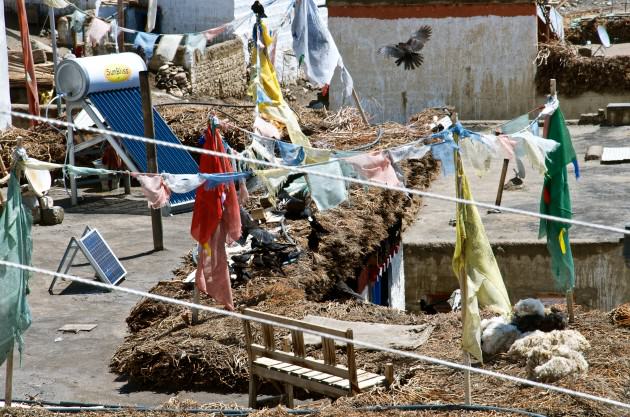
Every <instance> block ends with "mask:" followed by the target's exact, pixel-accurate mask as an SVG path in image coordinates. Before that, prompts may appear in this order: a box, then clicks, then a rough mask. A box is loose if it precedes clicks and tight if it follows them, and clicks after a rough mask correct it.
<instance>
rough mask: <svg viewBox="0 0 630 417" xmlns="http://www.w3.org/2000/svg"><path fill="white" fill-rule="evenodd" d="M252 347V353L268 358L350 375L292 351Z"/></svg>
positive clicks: (326, 371)
mask: <svg viewBox="0 0 630 417" xmlns="http://www.w3.org/2000/svg"><path fill="white" fill-rule="evenodd" d="M250 349H251V350H252V353H254V354H256V355H260V356H266V357H268V358H271V359H277V360H279V361H282V362H288V363H290V364H293V365H300V366H303V367H305V368H310V369H312V370H314V371H320V372H324V373H328V374H331V375H335V376H340V377H342V378H346V377H347V376H348V371H346V370H344V369H340V368H338V367H336V366H330V365H326V364H323V363H321V362H318V361H315V360H311V359H308V358H300V357H297V356H295V355H293V354H292V353H287V352H281V351H276V350H268V349H266V348H265V347H263V346H261V345H258V344H251V345H250ZM355 376H356V373H355Z"/></svg>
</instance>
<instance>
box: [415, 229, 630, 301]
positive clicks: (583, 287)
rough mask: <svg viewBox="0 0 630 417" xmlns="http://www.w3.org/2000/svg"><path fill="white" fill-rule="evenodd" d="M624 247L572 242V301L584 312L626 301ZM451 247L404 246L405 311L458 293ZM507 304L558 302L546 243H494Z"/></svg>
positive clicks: (629, 271)
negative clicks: (423, 301)
mask: <svg viewBox="0 0 630 417" xmlns="http://www.w3.org/2000/svg"><path fill="white" fill-rule="evenodd" d="M622 248H623V243H616V242H589V241H573V242H571V250H572V251H573V261H574V263H575V290H574V295H575V302H576V303H577V304H580V305H583V306H585V307H587V308H597V309H600V310H604V311H607V310H610V309H612V308H614V307H616V306H617V305H619V304H621V303H624V302H628V300H629V299H630V267H628V266H626V265H625V263H624V259H623V256H622ZM454 249H455V248H454V247H453V244H451V243H445V244H434V243H427V244H426V245H412V244H408V243H407V244H405V253H404V256H405V306H406V309H407V310H409V311H417V310H419V309H420V299H421V298H423V297H427V298H428V299H429V300H430V301H436V300H439V299H446V298H448V296H449V295H450V294H451V292H453V291H454V290H455V289H457V288H458V287H459V286H458V283H457V280H456V279H455V276H454V275H453V268H452V265H451V263H452V260H453V251H454ZM492 250H493V252H494V254H495V257H496V260H497V263H498V265H499V269H500V270H501V275H502V276H503V280H504V282H505V286H506V288H507V290H508V294H509V296H510V300H511V301H512V302H514V303H515V302H516V301H518V300H519V299H522V298H528V297H534V298H549V297H552V298H558V299H562V298H563V297H564V294H562V293H560V292H558V290H557V288H556V286H555V281H554V279H553V278H552V276H551V265H550V263H551V260H550V258H549V252H548V250H547V245H546V242H545V241H544V240H540V241H536V242H497V243H493V244H492Z"/></svg>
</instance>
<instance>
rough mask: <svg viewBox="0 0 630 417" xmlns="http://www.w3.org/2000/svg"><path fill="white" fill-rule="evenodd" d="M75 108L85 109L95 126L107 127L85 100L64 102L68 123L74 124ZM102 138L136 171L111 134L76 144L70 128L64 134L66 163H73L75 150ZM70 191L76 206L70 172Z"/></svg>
mask: <svg viewBox="0 0 630 417" xmlns="http://www.w3.org/2000/svg"><path fill="white" fill-rule="evenodd" d="M77 109H82V110H85V112H86V113H87V114H88V116H90V119H92V121H93V122H94V124H96V126H97V127H98V128H99V129H103V130H107V127H106V126H105V124H104V123H103V122H102V121H101V119H100V118H99V117H98V115H97V114H96V112H95V111H94V109H92V106H91V105H90V104H89V103H88V102H87V101H86V100H79V101H76V102H66V114H67V119H68V123H70V124H74V118H73V116H72V111H73V110H77ZM104 140H107V142H109V144H110V145H112V147H113V148H114V150H115V151H116V153H117V154H118V155H119V156H120V158H121V159H122V160H123V162H124V163H125V165H127V168H128V169H129V170H131V171H136V172H137V171H138V167H137V166H136V164H134V163H133V161H132V160H131V158H130V157H129V156H128V155H127V153H126V152H125V150H124V149H123V147H122V146H121V145H120V143H118V140H116V139H115V138H114V137H113V136H111V135H108V134H105V135H103V136H101V137H97V138H94V139H91V140H88V141H87V142H83V143H80V144H78V145H75V143H74V130H73V129H70V128H69V129H68V130H67V134H66V145H67V147H68V163H69V164H70V165H74V164H75V153H76V152H80V151H82V150H83V149H87V148H89V147H91V146H94V145H97V144H99V143H101V142H102V141H104ZM70 192H71V202H72V205H73V206H76V205H77V204H78V190H77V180H76V178H75V177H74V175H72V174H70Z"/></svg>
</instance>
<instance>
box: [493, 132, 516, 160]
mask: <svg viewBox="0 0 630 417" xmlns="http://www.w3.org/2000/svg"><path fill="white" fill-rule="evenodd" d="M497 139H498V140H499V143H500V144H501V146H502V147H503V149H505V152H506V153H507V155H508V158H509V159H514V147H515V146H516V141H515V140H512V139H510V137H509V136H508V135H499V136H497Z"/></svg>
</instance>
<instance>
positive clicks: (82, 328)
mask: <svg viewBox="0 0 630 417" xmlns="http://www.w3.org/2000/svg"><path fill="white" fill-rule="evenodd" d="M96 326H97V325H96V324H64V325H63V326H61V327H60V328H58V329H57V331H58V332H72V333H79V332H90V331H92V330H94V328H96Z"/></svg>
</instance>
